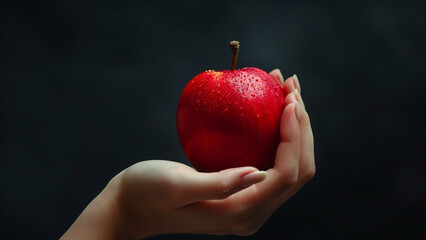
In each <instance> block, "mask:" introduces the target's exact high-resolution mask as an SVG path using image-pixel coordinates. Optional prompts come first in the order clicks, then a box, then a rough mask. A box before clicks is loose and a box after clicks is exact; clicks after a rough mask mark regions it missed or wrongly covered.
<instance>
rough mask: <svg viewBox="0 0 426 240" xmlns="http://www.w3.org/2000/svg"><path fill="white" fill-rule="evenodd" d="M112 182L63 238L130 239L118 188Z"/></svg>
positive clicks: (64, 239) (65, 239)
mask: <svg viewBox="0 0 426 240" xmlns="http://www.w3.org/2000/svg"><path fill="white" fill-rule="evenodd" d="M111 183H112V182H110V183H109V184H108V185H107V186H106V187H105V189H104V190H103V191H102V192H101V193H100V194H99V195H98V196H96V198H95V199H93V200H92V201H91V202H90V203H89V205H88V206H87V207H86V208H85V209H84V211H83V212H82V213H81V214H80V216H79V217H78V218H77V219H76V220H75V222H74V223H73V224H72V225H71V227H70V228H69V229H68V230H67V232H66V233H65V234H64V235H63V236H62V237H61V240H67V239H94V240H96V239H105V240H109V239H111V240H113V239H114V240H130V239H132V238H131V237H130V236H128V235H127V233H126V231H125V228H124V227H125V218H124V215H123V211H122V209H121V206H120V204H119V202H120V201H119V194H118V188H117V187H116V186H115V184H111Z"/></svg>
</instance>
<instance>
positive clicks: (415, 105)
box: [0, 1, 426, 239]
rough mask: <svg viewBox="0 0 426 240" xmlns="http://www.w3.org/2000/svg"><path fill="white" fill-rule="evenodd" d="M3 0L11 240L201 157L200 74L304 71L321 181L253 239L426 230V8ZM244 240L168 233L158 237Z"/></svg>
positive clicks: (5, 189)
mask: <svg viewBox="0 0 426 240" xmlns="http://www.w3.org/2000/svg"><path fill="white" fill-rule="evenodd" d="M343 2H345V1H322V2H321V3H318V2H316V1H312V2H311V1H282V2H278V1H272V2H266V1H255V2H254V1H244V2H238V1H209V2H204V3H202V4H201V3H197V2H187V1H176V2H165V1H156V2H154V1H153V2H151V3H146V2H143V1H137V2H133V3H107V2H106V1H103V2H101V3H93V2H81V3H78V2H76V1H68V3H65V2H61V3H59V1H53V2H51V3H41V2H39V1H33V2H32V3H25V4H24V3H20V2H19V1H13V2H12V1H6V2H4V1H3V2H2V5H1V83H0V84H1V85H0V99H1V109H0V110H1V119H0V120H1V122H0V123H1V125H0V126H1V148H0V159H1V160H0V161H1V162H0V167H1V169H0V174H1V175H0V179H1V224H0V229H1V239H15V238H19V237H22V238H24V237H26V238H28V239H49V238H59V237H60V236H61V234H62V233H64V232H65V231H66V230H67V228H68V227H69V226H70V225H71V224H72V222H73V221H74V220H75V219H76V218H77V216H78V215H79V214H80V212H81V211H82V210H83V209H84V207H85V206H86V205H87V204H88V203H89V202H90V201H91V199H93V198H94V197H95V196H96V195H97V194H98V193H99V192H100V191H101V190H102V188H103V187H104V186H105V184H106V183H107V182H108V180H109V179H110V178H112V177H113V176H114V175H115V174H117V173H118V172H120V171H121V170H122V169H124V168H126V167H128V166H130V165H131V164H133V163H135V162H137V161H141V160H146V159H171V160H175V161H181V162H184V163H187V160H186V159H185V156H184V154H183V152H182V150H181V148H180V144H179V141H178V138H177V134H176V127H175V113H176V106H177V102H178V99H179V96H180V94H181V91H182V90H183V88H184V87H185V85H186V84H187V82H188V81H189V80H190V79H191V78H192V77H194V76H195V75H196V74H198V73H200V72H202V71H204V70H207V69H216V70H221V69H228V68H229V67H230V62H231V52H230V50H229V47H228V42H229V41H230V40H239V41H240V42H241V52H240V57H239V61H238V66H239V67H243V66H255V67H259V68H262V69H264V70H266V71H269V70H272V69H274V68H277V67H278V68H280V69H281V70H282V72H283V74H284V75H285V76H286V77H288V76H291V75H292V74H293V73H297V74H298V76H299V79H300V82H301V84H302V89H303V97H304V100H305V103H306V104H307V107H308V110H309V113H310V115H311V119H312V126H313V129H314V134H315V148H316V149H315V151H316V161H317V168H318V170H317V175H316V176H315V178H314V179H313V180H312V181H311V182H310V183H309V184H307V185H306V186H305V187H304V188H303V189H302V190H301V191H300V192H299V193H298V194H297V195H296V196H294V197H293V198H292V199H291V200H289V201H288V202H287V203H285V204H284V205H283V206H282V207H281V208H280V209H279V210H278V211H276V213H275V214H274V215H273V216H272V217H271V218H270V219H269V220H268V221H267V222H266V224H265V225H264V227H263V228H262V229H261V230H260V231H259V232H258V233H256V234H255V235H253V236H251V237H248V238H245V239H319V238H324V239H335V238H343V237H346V238H351V237H356V238H370V237H390V238H399V239H416V238H417V239H420V238H422V237H424V236H425V228H424V224H425V194H424V193H425V192H424V189H425V184H424V167H425V164H424V162H425V160H426V157H425V140H424V137H425V127H424V124H425V119H424V118H423V114H422V113H424V103H425V101H424V91H425V90H426V88H425V80H426V79H425V78H426V74H425V69H426V59H425V52H426V49H425V42H426V41H425V40H426V39H425V30H426V26H425V21H426V19H425V12H426V8H425V1H417V2H414V1H400V2H394V1H367V2H363V1H351V2H345V3H343ZM201 238H202V239H237V238H238V237H234V236H227V237H216V236H197V235H183V236H182V235H169V236H159V237H154V238H153V239H201Z"/></svg>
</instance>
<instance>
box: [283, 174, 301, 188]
mask: <svg viewBox="0 0 426 240" xmlns="http://www.w3.org/2000/svg"><path fill="white" fill-rule="evenodd" d="M298 181H299V174H298V172H295V173H291V174H288V176H287V177H286V178H285V179H284V182H283V184H284V186H286V187H291V186H294V185H296V184H297V182H298Z"/></svg>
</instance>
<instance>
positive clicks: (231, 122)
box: [177, 68, 285, 172]
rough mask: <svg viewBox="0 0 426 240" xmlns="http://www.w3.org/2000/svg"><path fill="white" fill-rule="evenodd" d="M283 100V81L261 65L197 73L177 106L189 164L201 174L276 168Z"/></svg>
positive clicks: (180, 129)
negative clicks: (246, 168)
mask: <svg viewBox="0 0 426 240" xmlns="http://www.w3.org/2000/svg"><path fill="white" fill-rule="evenodd" d="M284 99H285V97H284V94H283V91H282V87H281V85H280V84H279V83H278V82H277V81H276V80H275V79H274V78H273V77H272V76H271V75H269V74H268V73H267V72H265V71H263V70H261V69H258V68H243V69H239V70H233V71H227V70H225V71H219V72H216V71H211V70H209V71H205V72H203V73H201V74H199V75H197V76H196V77H194V78H193V79H192V80H191V81H190V82H189V83H188V85H187V86H186V87H185V89H184V91H183V93H182V95H181V98H180V100H179V104H178V110H177V131H178V136H179V140H180V143H181V145H182V148H183V150H184V152H185V155H186V156H187V158H188V160H189V162H190V163H191V164H192V165H193V166H194V168H195V169H197V170H198V171H201V172H214V171H220V170H223V169H227V168H233V167H241V166H254V167H257V168H258V169H260V170H267V169H269V168H271V167H273V166H274V159H275V153H276V150H277V146H278V144H279V142H280V119H281V114H282V112H283V109H284Z"/></svg>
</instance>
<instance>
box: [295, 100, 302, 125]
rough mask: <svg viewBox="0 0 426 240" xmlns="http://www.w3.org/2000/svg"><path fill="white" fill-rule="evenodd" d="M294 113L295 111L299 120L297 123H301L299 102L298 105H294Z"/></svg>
mask: <svg viewBox="0 0 426 240" xmlns="http://www.w3.org/2000/svg"><path fill="white" fill-rule="evenodd" d="M294 105H295V106H294V111H295V113H296V118H297V121H300V115H301V112H300V104H299V103H298V102H296V103H294Z"/></svg>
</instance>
